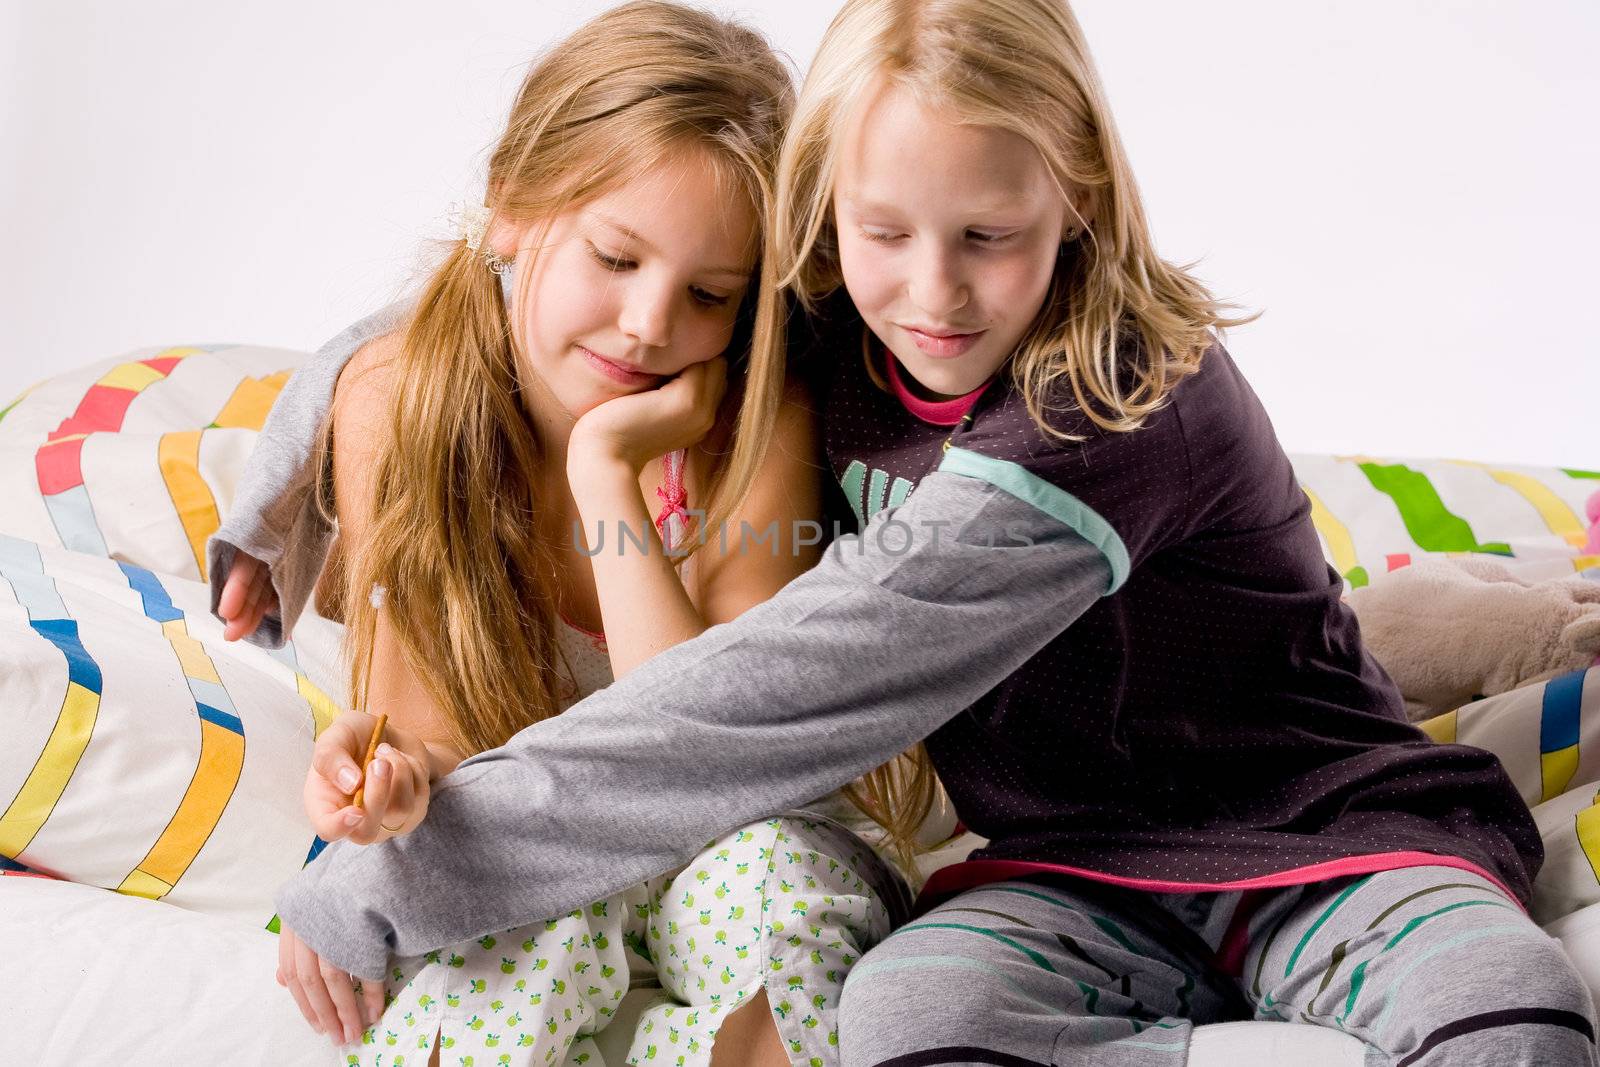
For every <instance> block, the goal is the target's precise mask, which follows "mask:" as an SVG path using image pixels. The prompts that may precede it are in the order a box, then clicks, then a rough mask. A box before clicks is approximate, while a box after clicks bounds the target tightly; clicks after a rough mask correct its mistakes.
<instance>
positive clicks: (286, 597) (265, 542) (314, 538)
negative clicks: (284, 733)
mask: <svg viewBox="0 0 1600 1067" xmlns="http://www.w3.org/2000/svg"><path fill="white" fill-rule="evenodd" d="M409 306H410V302H409V301H408V300H399V301H396V302H395V303H393V304H390V305H389V306H388V307H386V308H384V309H383V310H381V311H378V312H376V313H374V314H372V315H369V316H367V317H366V318H364V319H362V320H361V321H360V322H357V323H355V324H354V325H353V326H350V327H349V328H348V329H346V330H345V331H344V332H343V333H341V334H339V335H338V336H337V337H335V338H333V339H332V340H331V341H329V342H328V343H327V344H325V345H323V346H322V348H320V349H318V351H317V353H316V355H315V356H313V357H312V358H311V359H310V360H309V361H307V362H306V364H305V365H304V366H302V367H301V368H300V369H299V370H298V371H296V372H295V373H294V375H293V376H292V377H291V378H290V379H289V384H288V385H286V386H284V389H283V392H282V393H280V394H279V395H278V400H277V402H276V403H275V404H273V406H272V412H271V413H270V414H269V415H268V416H267V421H266V425H265V426H263V427H262V429H261V435H260V437H258V438H257V439H256V446H255V450H254V451H253V452H251V453H250V460H249V462H248V463H247V464H246V465H245V473H244V477H243V478H242V479H241V480H240V482H239V488H238V492H237V493H236V495H235V497H234V501H233V506H232V507H231V508H229V509H228V514H227V516H226V518H225V519H224V520H223V522H222V525H221V527H220V528H218V530H217V532H216V533H214V534H212V535H211V539H210V540H209V541H208V542H207V543H206V564H207V575H208V577H209V579H210V583H211V613H212V614H213V615H216V614H217V604H218V601H219V600H220V599H221V597H222V586H223V584H224V583H226V582H227V580H228V571H229V570H230V569H231V568H232V566H233V560H234V556H235V555H236V554H237V553H239V552H244V553H246V554H247V555H251V556H254V557H255V558H256V559H258V560H260V561H261V562H263V563H265V564H266V565H267V567H268V568H269V569H270V571H271V577H272V587H273V590H274V591H275V592H276V593H277V595H278V608H277V610H276V611H274V612H272V613H270V614H268V615H267V616H266V617H265V618H263V619H262V620H261V625H260V627H259V628H258V629H257V630H256V632H255V633H253V634H251V635H250V636H249V637H248V638H247V640H249V641H250V642H251V643H252V644H257V645H261V646H264V647H266V648H280V647H282V646H283V643H284V642H285V641H286V640H288V637H289V635H290V634H291V633H293V632H294V627H295V623H296V622H298V621H299V619H300V615H301V613H302V612H303V611H304V610H305V606H306V604H307V602H309V601H310V599H311V594H312V592H313V591H314V590H315V589H316V585H317V578H318V577H319V576H320V575H321V574H322V565H323V563H324V562H325V561H326V559H327V556H328V549H329V547H330V545H331V544H332V542H333V529H332V526H331V525H330V523H329V522H328V520H327V519H326V518H325V517H324V516H323V515H322V512H321V510H320V509H319V508H318V505H317V486H316V468H317V453H318V450H320V449H321V448H322V443H323V436H324V433H325V432H326V428H327V421H328V419H329V418H330V417H331V415H332V411H333V394H334V389H335V387H336V386H337V385H338V382H339V374H340V372H341V371H342V370H344V367H345V364H346V363H348V362H349V361H350V357H351V356H353V355H354V354H355V353H356V351H357V350H358V349H359V348H360V347H361V346H362V345H363V344H365V343H366V342H367V341H369V340H371V339H372V338H374V337H378V336H381V335H383V334H385V333H388V332H389V331H391V330H393V329H394V328H395V327H396V326H398V325H399V323H400V321H401V319H402V318H403V317H404V316H405V314H406V312H407V310H408V309H409Z"/></svg>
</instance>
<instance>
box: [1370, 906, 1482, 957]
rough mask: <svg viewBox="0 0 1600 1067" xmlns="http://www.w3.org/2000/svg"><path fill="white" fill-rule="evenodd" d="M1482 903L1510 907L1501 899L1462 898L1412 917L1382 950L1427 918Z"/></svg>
mask: <svg viewBox="0 0 1600 1067" xmlns="http://www.w3.org/2000/svg"><path fill="white" fill-rule="evenodd" d="M1484 905H1488V906H1489V907H1491V908H1508V907H1510V905H1509V904H1507V903H1506V902H1505V901H1503V900H1463V901H1461V902H1460V903H1459V904H1446V905H1445V906H1444V907H1442V908H1440V909H1439V910H1438V911H1430V912H1428V914H1426V915H1419V916H1417V917H1416V918H1415V919H1412V920H1411V921H1410V922H1408V923H1406V924H1405V925H1404V926H1402V927H1401V928H1400V932H1399V933H1398V934H1395V935H1394V936H1393V937H1391V938H1390V939H1389V943H1388V944H1387V945H1384V946H1383V951H1385V952H1387V951H1389V950H1390V949H1392V948H1394V947H1395V946H1396V945H1398V944H1399V943H1400V942H1402V941H1404V940H1405V939H1406V938H1407V937H1409V936H1410V935H1411V932H1412V931H1413V930H1415V929H1416V928H1417V927H1419V926H1421V925H1422V924H1423V923H1425V922H1427V921H1428V920H1429V919H1434V918H1438V917H1439V916H1440V915H1444V914H1445V913H1447V912H1452V911H1460V910H1461V909H1462V908H1478V907H1483V906H1484Z"/></svg>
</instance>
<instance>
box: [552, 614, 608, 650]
mask: <svg viewBox="0 0 1600 1067" xmlns="http://www.w3.org/2000/svg"><path fill="white" fill-rule="evenodd" d="M556 617H557V618H559V619H560V620H561V621H562V622H563V623H564V624H566V625H567V626H569V627H570V628H572V629H574V630H576V631H578V632H579V633H580V634H582V635H583V636H585V637H589V638H593V639H594V640H596V641H599V642H600V643H601V644H604V643H605V640H606V635H605V634H604V633H600V632H596V631H594V630H585V629H584V628H583V627H582V626H579V625H578V624H577V623H575V622H573V621H572V620H571V619H569V618H567V617H566V616H565V615H563V614H561V613H560V612H559V611H558V612H556Z"/></svg>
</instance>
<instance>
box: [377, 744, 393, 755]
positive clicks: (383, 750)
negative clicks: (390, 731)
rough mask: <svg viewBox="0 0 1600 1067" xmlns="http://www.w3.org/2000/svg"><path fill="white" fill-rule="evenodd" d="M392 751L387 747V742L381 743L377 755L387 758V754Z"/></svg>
mask: <svg viewBox="0 0 1600 1067" xmlns="http://www.w3.org/2000/svg"><path fill="white" fill-rule="evenodd" d="M393 751H394V749H393V748H390V747H389V742H387V741H385V742H383V743H382V744H381V745H379V746H378V755H380V756H387V755H388V754H389V753H391V752H393Z"/></svg>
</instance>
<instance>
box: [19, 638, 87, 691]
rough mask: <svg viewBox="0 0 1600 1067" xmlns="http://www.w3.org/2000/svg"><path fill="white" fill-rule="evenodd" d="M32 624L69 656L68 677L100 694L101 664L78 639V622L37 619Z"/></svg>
mask: <svg viewBox="0 0 1600 1067" xmlns="http://www.w3.org/2000/svg"><path fill="white" fill-rule="evenodd" d="M29 625H30V626H32V627H33V628H34V630H35V631H36V632H37V633H38V634H39V636H40V637H43V638H44V639H45V640H46V641H49V642H50V643H51V644H52V645H55V646H56V648H57V649H58V650H60V652H61V654H62V655H63V656H65V657H66V658H67V677H68V678H69V679H71V680H72V681H74V682H77V683H78V684H79V685H81V686H83V687H84V688H85V689H87V690H89V692H91V693H95V694H98V693H99V692H100V688H101V684H102V681H103V679H102V676H101V674H100V664H98V663H96V662H95V661H94V657H93V656H91V655H89V650H88V649H86V648H84V647H83V642H82V641H80V640H79V639H78V624H77V623H76V622H75V621H73V620H72V619H36V620H34V621H33V622H31V623H29Z"/></svg>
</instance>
